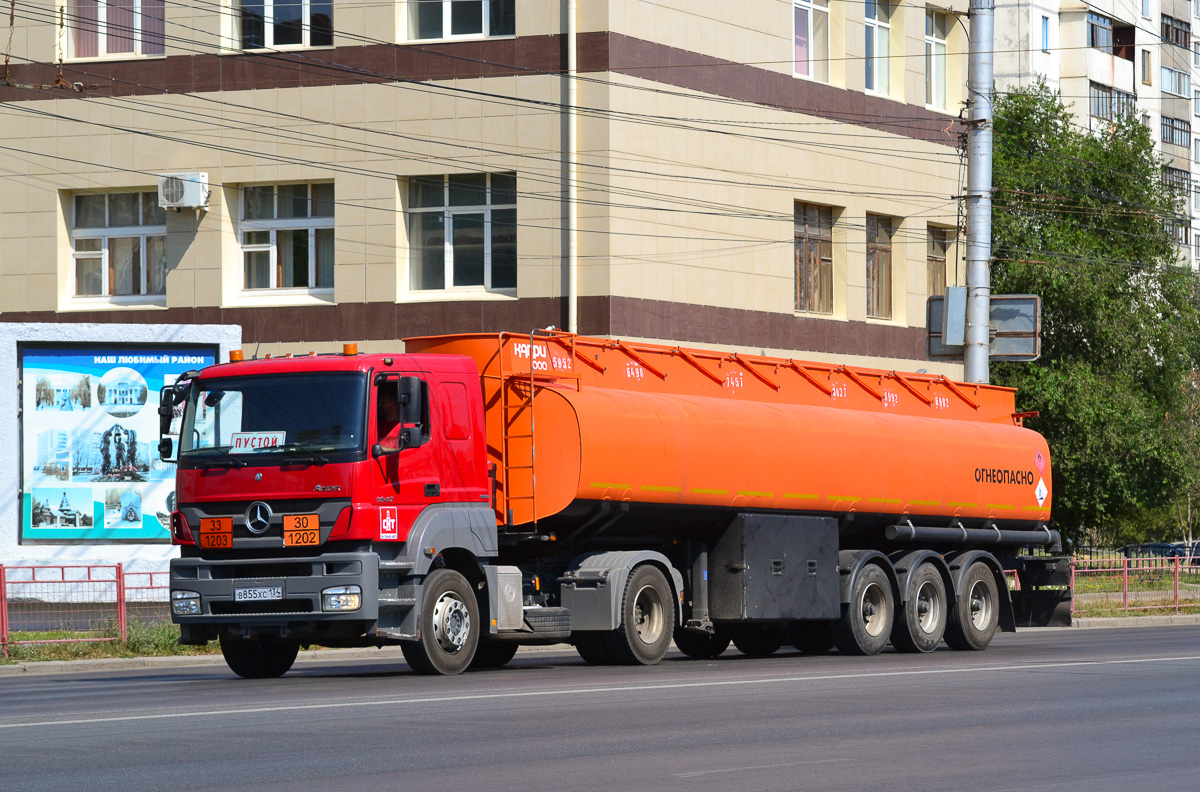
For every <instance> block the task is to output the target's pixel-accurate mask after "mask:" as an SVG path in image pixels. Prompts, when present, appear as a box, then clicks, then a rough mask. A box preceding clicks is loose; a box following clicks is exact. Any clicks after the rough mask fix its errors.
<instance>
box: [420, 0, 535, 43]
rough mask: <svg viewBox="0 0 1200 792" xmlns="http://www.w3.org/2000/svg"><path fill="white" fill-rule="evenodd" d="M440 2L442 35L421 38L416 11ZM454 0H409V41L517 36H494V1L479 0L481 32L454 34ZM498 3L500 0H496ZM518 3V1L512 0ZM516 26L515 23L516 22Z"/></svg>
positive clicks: (507, 34) (502, 34)
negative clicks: (491, 29)
mask: <svg viewBox="0 0 1200 792" xmlns="http://www.w3.org/2000/svg"><path fill="white" fill-rule="evenodd" d="M434 2H440V3H441V5H442V35H440V36H426V37H421V36H420V35H419V33H418V29H417V17H416V9H417V8H419V7H420V5H421V4H428V3H434ZM453 2H454V0H408V4H409V10H408V12H407V14H406V16H407V17H408V20H407V25H408V40H409V41H441V40H444V39H445V40H451V39H452V40H459V41H461V40H462V39H485V38H508V37H511V36H515V35H516V31H515V30H514V31H513V32H512V33H497V34H495V35H492V33H491V31H490V25H491V19H492V2H493V0H479V2H480V4H481V11H480V14H481V17H480V23H481V24H480V32H479V33H454V32H452V24H453V19H452V18H451V12H452V8H451V5H452V4H453ZM496 2H497V3H499V2H500V0H496ZM512 2H514V3H515V2H516V0H512ZM514 25H515V22H514Z"/></svg>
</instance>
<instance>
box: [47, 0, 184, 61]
mask: <svg viewBox="0 0 1200 792" xmlns="http://www.w3.org/2000/svg"><path fill="white" fill-rule="evenodd" d="M108 6H109V3H108V2H107V0H96V54H95V55H80V54H79V43H78V42H79V34H80V33H81V32H82V30H81V27H82V25H81V23H82V20H83V18H82V15H81V14H80V13H79V10H78V9H79V7H78V5H77V3H76V2H75V1H74V0H69V2H68V4H67V11H66V13H67V14H69V17H68V19H69V22H68V25H67V27H68V29H69V30H70V31H71V35H70V37H69V38H70V47H71V50H70V52H71V56H70V57H71V58H73V59H85V60H90V59H92V58H110V59H111V58H134V57H139V58H162V57H166V38H167V37H166V3H165V2H164V3H163V5H162V14H163V19H162V24H163V32H162V51H161V52H142V45H143V43H144V39H145V32H144V31H143V29H142V20H143V17H142V0H133V11H132V14H133V28H132V36H133V49H132V50H124V51H121V52H109V51H108V38H109V37H108ZM89 24H90V23H89Z"/></svg>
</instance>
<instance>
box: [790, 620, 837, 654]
mask: <svg viewBox="0 0 1200 792" xmlns="http://www.w3.org/2000/svg"><path fill="white" fill-rule="evenodd" d="M836 628H837V622H828V621H813V622H801V623H800V624H797V625H795V626H794V627H792V628H791V629H789V630H788V640H789V641H791V644H792V646H794V647H796V648H797V649H799V650H800V651H801V652H802V653H803V654H806V655H823V654H826V653H828V652H829V650H830V649H832V648H833V644H834V640H835V639H836V637H837V629H836Z"/></svg>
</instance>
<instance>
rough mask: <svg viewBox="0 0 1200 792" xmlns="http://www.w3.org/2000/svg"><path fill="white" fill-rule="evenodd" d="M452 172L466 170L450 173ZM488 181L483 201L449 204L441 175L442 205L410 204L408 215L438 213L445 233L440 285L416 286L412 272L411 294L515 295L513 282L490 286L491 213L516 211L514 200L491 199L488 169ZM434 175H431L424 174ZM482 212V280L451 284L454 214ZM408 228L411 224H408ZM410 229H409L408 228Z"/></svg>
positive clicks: (447, 187) (446, 179) (446, 184)
mask: <svg viewBox="0 0 1200 792" xmlns="http://www.w3.org/2000/svg"><path fill="white" fill-rule="evenodd" d="M451 175H454V176H459V175H468V174H451ZM486 175H487V183H486V187H485V191H486V192H485V200H486V201H487V203H484V204H472V205H463V206H458V205H456V206H451V205H450V178H449V177H448V176H442V177H440V178H441V180H442V205H441V206H425V207H410V208H409V210H408V212H409V215H410V216H415V215H419V214H441V215H442V219H443V221H444V223H445V225H444V226H443V227H444V228H445V233H444V235H443V238H442V256H443V272H442V288H440V289H417V288H415V287H413V285H412V276H411V275H410V277H409V287H408V290H409V292H410V293H411V294H422V295H424V294H446V293H455V292H480V291H485V292H499V293H501V294H512V295H514V296H515V294H516V291H517V289H516V287H515V286H504V287H493V286H492V213H493V212H494V211H496V210H507V209H511V210H513V211H514V212H515V211H516V208H517V204H516V202H515V196H514V202H513V203H503V204H502V203H494V202H493V201H492V195H493V193H492V189H493V188H492V176H493V174H491V173H488V174H486ZM427 178H434V177H427ZM468 214H474V215H478V214H482V215H483V284H482V285H480V284H477V283H473V284H467V285H464V286H455V285H454V216H455V215H468ZM410 229H411V227H410ZM410 233H411V230H410ZM409 266H410V267H411V266H416V263H415V262H413V261H412V260H411V259H410V262H409Z"/></svg>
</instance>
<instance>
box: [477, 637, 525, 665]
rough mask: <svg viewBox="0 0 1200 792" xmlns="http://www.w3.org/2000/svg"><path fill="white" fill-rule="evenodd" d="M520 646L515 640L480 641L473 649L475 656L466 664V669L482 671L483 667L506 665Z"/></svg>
mask: <svg viewBox="0 0 1200 792" xmlns="http://www.w3.org/2000/svg"><path fill="white" fill-rule="evenodd" d="M520 648H521V646H520V644H518V643H517V642H516V641H480V643H479V646H478V647H476V649H475V656H474V657H473V658H471V662H470V664H469V665H467V670H468V671H482V670H483V669H485V668H500V667H501V666H504V665H507V664H508V661H509V660H512V659H513V657H515V656H516V654H517V650H518V649H520Z"/></svg>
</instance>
